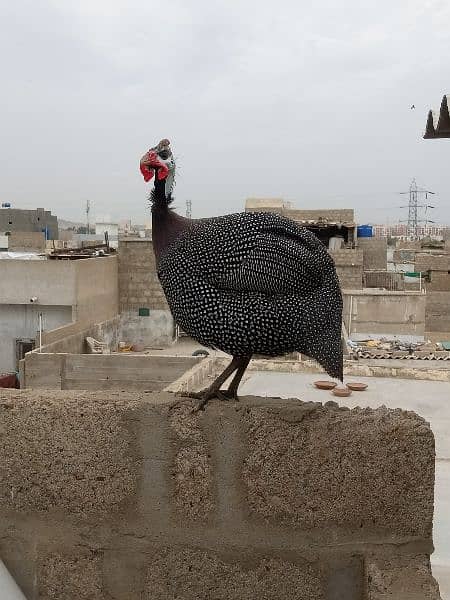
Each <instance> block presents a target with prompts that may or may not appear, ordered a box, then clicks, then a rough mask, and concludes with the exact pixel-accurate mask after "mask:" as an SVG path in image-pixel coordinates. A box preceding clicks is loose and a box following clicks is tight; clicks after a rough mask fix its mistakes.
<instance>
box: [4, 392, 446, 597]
mask: <svg viewBox="0 0 450 600" xmlns="http://www.w3.org/2000/svg"><path fill="white" fill-rule="evenodd" d="M191 408H192V401H190V400H188V399H184V398H178V397H174V396H173V395H172V394H168V393H153V394H144V393H127V394H126V393H119V392H111V391H110V392H103V393H87V392H69V391H53V392H49V391H28V390H23V391H17V390H13V391H8V390H4V391H3V390H2V391H0V431H1V433H2V435H1V438H0V515H1V520H0V556H1V557H2V559H3V561H4V562H5V564H6V566H7V567H8V569H9V570H10V571H11V573H12V574H13V576H14V577H15V578H16V580H17V581H18V583H19V585H20V586H21V587H22V589H23V590H24V593H25V594H26V595H27V597H28V598H29V600H38V599H39V600H41V599H52V600H53V599H55V600H56V599H58V600H65V599H67V600H69V599H70V600H72V599H74V598H86V599H88V598H89V599H91V598H94V599H105V600H106V599H107V598H108V599H112V598H113V599H114V600H138V599H139V600H141V599H142V598H148V599H150V598H151V599H152V600H155V599H156V600H159V599H161V600H163V599H175V598H179V599H183V600H185V599H192V600H194V599H195V600H198V599H202V600H210V599H211V598H221V599H223V600H228V599H232V600H241V599H248V600H250V599H253V598H255V597H261V598H267V599H269V600H285V599H286V598H293V599H302V600H309V599H311V600H312V599H323V600H338V599H341V598H342V599H344V598H345V600H367V598H369V599H370V600H384V599H385V598H386V600H387V598H390V597H392V598H394V597H395V598H396V599H397V600H406V599H408V600H411V598H417V599H419V598H428V599H430V600H438V599H439V593H438V589H437V584H436V583H435V582H434V580H433V578H432V576H431V572H430V568H429V561H428V559H429V554H430V552H431V551H432V540H431V526H432V515H433V485H434V439H433V435H432V433H431V430H430V428H429V426H428V424H427V423H426V422H425V421H424V420H423V419H422V418H420V417H418V416H417V415H415V414H414V413H411V412H405V411H402V410H388V409H386V408H380V409H377V410H371V409H354V410H347V409H344V408H339V406H338V405H337V404H336V403H334V402H329V403H327V404H326V405H322V404H320V403H313V402H300V401H298V400H289V401H286V400H278V399H271V398H268V399H264V400H263V399H259V398H250V397H249V398H245V399H244V400H243V401H242V402H241V403H239V404H235V403H220V402H212V403H211V404H210V405H209V406H208V408H207V410H206V411H205V412H203V413H195V414H193V413H192V412H191ZM411 565H414V567H411ZM402 582H403V583H402ZM404 582H407V585H406V584H405V585H404Z"/></svg>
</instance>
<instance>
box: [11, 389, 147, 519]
mask: <svg viewBox="0 0 450 600" xmlns="http://www.w3.org/2000/svg"><path fill="white" fill-rule="evenodd" d="M125 407H126V403H121V402H120V401H117V402H108V401H105V399H103V401H102V400H100V399H98V401H97V402H95V401H94V402H93V401H92V398H90V397H89V396H88V395H87V394H86V393H82V392H80V394H78V395H77V394H72V395H71V396H69V395H68V396H66V397H65V401H64V403H62V402H61V397H58V395H57V394H55V395H54V397H53V398H52V393H51V392H44V393H37V392H34V393H28V394H26V395H25V394H16V395H15V396H10V397H9V398H5V397H2V395H1V394H0V431H1V437H0V455H1V457H2V458H1V462H0V506H1V507H2V508H4V509H13V510H19V511H27V512H28V511H53V510H59V511H64V512H67V513H74V514H78V515H86V514H92V513H98V514H99V515H100V514H104V515H107V514H109V512H110V511H111V510H113V509H118V508H119V506H120V504H121V503H122V502H123V501H124V500H126V499H127V498H129V497H130V496H132V495H133V493H134V490H135V480H136V463H135V461H134V460H133V459H132V457H131V453H130V446H131V440H130V436H129V433H128V431H127V430H126V428H125V426H124V424H123V420H122V417H123V411H124V409H125Z"/></svg>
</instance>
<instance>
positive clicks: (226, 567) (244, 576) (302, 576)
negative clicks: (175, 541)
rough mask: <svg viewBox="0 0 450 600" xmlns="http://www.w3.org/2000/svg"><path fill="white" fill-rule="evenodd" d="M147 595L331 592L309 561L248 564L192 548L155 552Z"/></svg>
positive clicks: (280, 597)
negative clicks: (244, 564)
mask: <svg viewBox="0 0 450 600" xmlns="http://www.w3.org/2000/svg"><path fill="white" fill-rule="evenodd" d="M252 563H253V564H252ZM143 598H145V599H146V600H168V599H169V598H170V599H172V598H173V599H175V598H180V599H183V600H211V599H212V598H214V600H254V599H255V598H261V599H262V598H264V600H325V595H324V589H323V583H322V580H321V573H320V572H319V571H317V570H316V569H315V568H314V566H312V565H309V564H308V563H306V562H302V563H301V564H295V563H293V562H288V561H282V560H280V559H275V558H262V559H260V560H253V561H251V563H250V565H248V566H246V567H245V568H243V565H242V563H239V562H237V561H235V560H233V559H232V558H231V559H230V558H222V557H221V556H220V555H218V554H215V553H212V552H202V551H195V550H191V549H187V548H186V549H180V550H173V549H168V550H166V551H165V552H160V553H159V554H156V555H153V556H152V560H151V564H149V567H148V571H147V578H146V586H145V593H144V596H143Z"/></svg>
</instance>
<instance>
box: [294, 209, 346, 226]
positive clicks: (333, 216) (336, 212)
mask: <svg viewBox="0 0 450 600" xmlns="http://www.w3.org/2000/svg"><path fill="white" fill-rule="evenodd" d="M283 214H285V215H286V216H287V217H290V218H291V219H293V220H294V221H318V220H319V219H324V220H325V221H329V222H330V223H353V221H354V218H355V216H354V211H353V208H317V209H313V210H305V209H297V208H295V209H287V210H285V211H284V213H283Z"/></svg>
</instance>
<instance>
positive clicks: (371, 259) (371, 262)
mask: <svg viewBox="0 0 450 600" xmlns="http://www.w3.org/2000/svg"><path fill="white" fill-rule="evenodd" d="M358 248H360V249H361V250H362V251H363V266H364V271H369V270H377V271H378V270H383V269H384V270H386V269H387V239H386V238H380V239H377V238H358Z"/></svg>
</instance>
